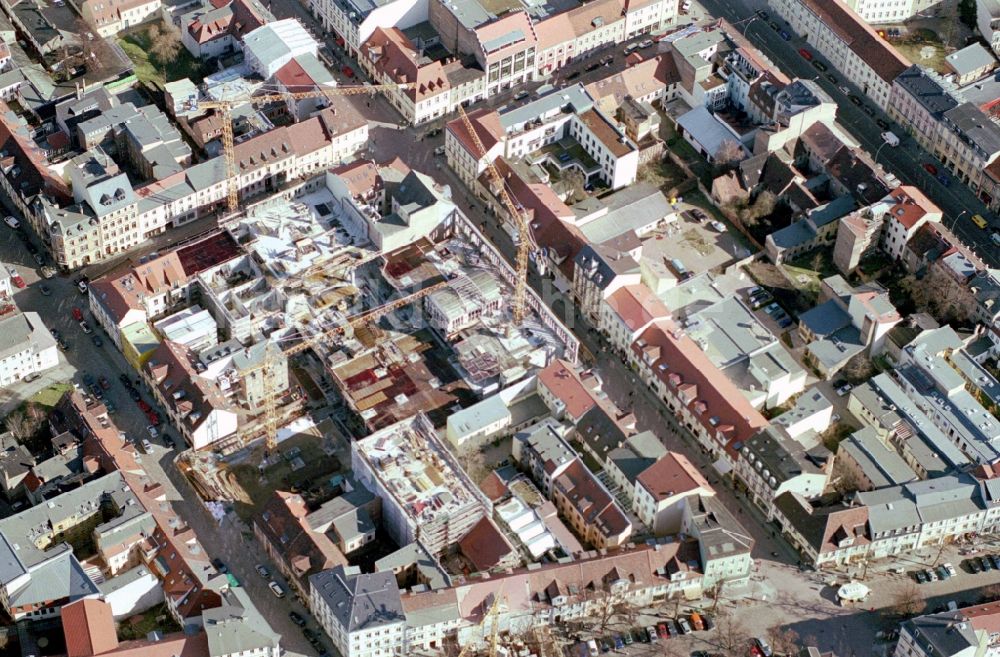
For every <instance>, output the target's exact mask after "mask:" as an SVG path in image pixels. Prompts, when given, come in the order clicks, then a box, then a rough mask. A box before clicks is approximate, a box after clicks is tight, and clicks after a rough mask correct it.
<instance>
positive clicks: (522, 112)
mask: <svg viewBox="0 0 1000 657" xmlns="http://www.w3.org/2000/svg"><path fill="white" fill-rule="evenodd" d="M469 1H470V2H474V0H469ZM593 106H594V101H593V99H592V98H591V97H590V94H588V93H587V91H586V90H585V89H584V88H583V85H582V84H575V85H573V86H571V87H563V88H562V89H555V90H553V91H551V92H550V93H547V94H545V95H544V96H541V97H540V98H536V99H535V100H533V101H531V102H529V103H525V104H524V105H520V106H518V107H516V108H514V109H509V110H506V111H504V112H500V125H502V126H503V128H504V130H507V131H510V130H511V129H512V128H515V127H516V126H519V125H522V124H525V123H528V122H529V121H533V120H534V119H535V118H537V117H539V116H543V115H547V114H549V113H551V112H555V111H557V110H560V109H563V108H567V109H568V110H569V111H570V112H571V113H573V114H580V113H581V112H586V111H587V110H589V109H590V108H592V107H593Z"/></svg>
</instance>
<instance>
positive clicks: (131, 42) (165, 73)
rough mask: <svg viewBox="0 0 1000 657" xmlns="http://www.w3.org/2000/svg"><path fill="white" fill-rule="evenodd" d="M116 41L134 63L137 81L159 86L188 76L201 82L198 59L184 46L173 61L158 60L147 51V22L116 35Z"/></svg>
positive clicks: (148, 43)
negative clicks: (145, 24) (144, 24)
mask: <svg viewBox="0 0 1000 657" xmlns="http://www.w3.org/2000/svg"><path fill="white" fill-rule="evenodd" d="M118 45H120V46H121V47H122V50H124V51H125V54H127V55H128V57H129V59H131V60H132V63H133V64H134V65H135V75H136V77H137V78H139V81H140V82H142V83H145V84H149V85H150V86H153V87H156V88H157V89H162V88H163V85H164V84H165V83H166V82H172V81H174V80H180V79H181V78H190V79H191V81H192V82H194V83H196V84H197V83H198V82H201V80H202V78H203V77H204V75H203V73H202V68H201V62H200V61H198V60H197V59H195V58H194V57H192V56H191V53H189V52H188V51H187V50H186V49H185V48H184V47H183V46H181V47H180V50H179V51H178V53H177V56H176V57H175V58H174V60H173V61H172V62H160V61H158V60H157V58H156V57H155V56H154V55H153V54H152V53H150V52H149V49H150V40H149V26H144V27H141V28H137V29H135V30H132V31H130V32H127V33H125V34H122V35H121V36H119V37H118Z"/></svg>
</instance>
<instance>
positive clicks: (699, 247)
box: [681, 228, 715, 257]
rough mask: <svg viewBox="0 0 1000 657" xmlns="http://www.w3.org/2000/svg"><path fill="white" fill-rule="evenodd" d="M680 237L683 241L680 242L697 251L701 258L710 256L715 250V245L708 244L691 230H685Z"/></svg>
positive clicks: (696, 232)
mask: <svg viewBox="0 0 1000 657" xmlns="http://www.w3.org/2000/svg"><path fill="white" fill-rule="evenodd" d="M681 235H683V240H681V241H682V242H684V243H685V244H687V245H688V246H690V247H691V248H692V249H694V250H695V251H697V252H698V255H700V256H702V257H704V256H707V255H710V254H711V253H712V251H714V250H715V245H714V244H709V243H708V241H707V240H705V238H704V237H702V236H701V234H699V233H698V231H696V230H695V229H693V228H689V229H687V230H686V231H684V232H683V233H681Z"/></svg>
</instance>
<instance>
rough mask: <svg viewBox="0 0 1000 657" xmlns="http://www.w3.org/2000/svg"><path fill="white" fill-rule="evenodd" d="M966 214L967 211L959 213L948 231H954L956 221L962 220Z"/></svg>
mask: <svg viewBox="0 0 1000 657" xmlns="http://www.w3.org/2000/svg"><path fill="white" fill-rule="evenodd" d="M968 213H969V211H968V210H962V211H961V212H959V213H958V216H956V217H955V221H953V222H951V228H950V230H955V226H957V225H958V220H959V219H961V218H962V215H963V214H968Z"/></svg>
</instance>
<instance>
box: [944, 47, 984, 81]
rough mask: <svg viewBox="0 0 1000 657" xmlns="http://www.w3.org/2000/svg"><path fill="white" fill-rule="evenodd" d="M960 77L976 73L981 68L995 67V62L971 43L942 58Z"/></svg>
mask: <svg viewBox="0 0 1000 657" xmlns="http://www.w3.org/2000/svg"><path fill="white" fill-rule="evenodd" d="M944 61H946V62H948V66H950V67H952V68H953V69H954V70H955V72H956V73H958V74H959V75H960V76H962V75H966V74H968V73H972V72H973V71H978V70H979V69H981V68H986V67H988V66H995V65H996V63H997V60H996V59H995V58H994V57H993V55H992V54H991V53H990V51H988V50H987V49H986V48H984V47H983V46H982V45H981V44H979V43H973V44H971V45H968V46H966V47H964V48H962V49H961V50H956V51H955V52H953V53H951V54H950V55H948V56H946V57H945V58H944Z"/></svg>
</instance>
